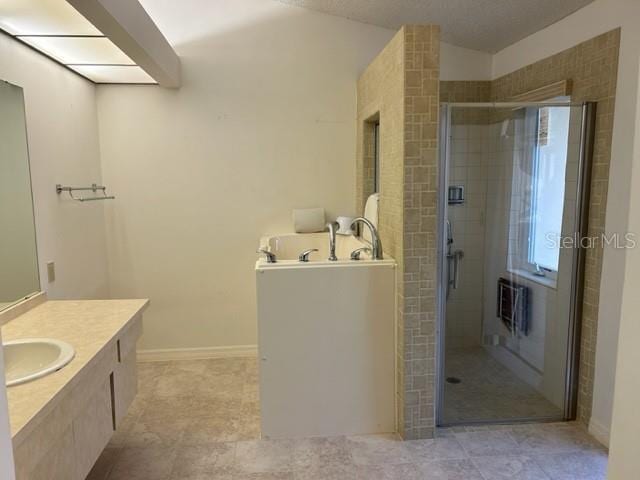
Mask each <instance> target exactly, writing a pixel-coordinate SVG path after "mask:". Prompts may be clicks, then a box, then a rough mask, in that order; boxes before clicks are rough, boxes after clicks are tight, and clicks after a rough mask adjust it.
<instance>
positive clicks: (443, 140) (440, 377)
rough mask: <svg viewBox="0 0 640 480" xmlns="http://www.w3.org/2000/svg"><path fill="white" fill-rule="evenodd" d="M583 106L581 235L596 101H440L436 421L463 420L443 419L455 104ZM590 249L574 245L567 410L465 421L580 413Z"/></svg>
mask: <svg viewBox="0 0 640 480" xmlns="http://www.w3.org/2000/svg"><path fill="white" fill-rule="evenodd" d="M545 106H548V107H549V106H550V107H567V108H569V107H580V108H581V110H582V123H581V132H580V134H581V138H580V152H579V160H578V183H577V188H576V198H575V217H574V218H575V227H574V231H575V234H576V238H578V239H582V238H584V237H585V236H586V235H587V229H588V218H589V194H590V187H591V169H592V157H593V142H594V136H595V111H596V103H595V102H583V103H569V102H486V103H467V102H464V103H446V102H443V103H441V104H440V126H439V129H440V137H439V139H440V141H439V154H438V160H439V165H438V167H439V168H438V211H437V218H438V226H439V228H438V235H437V238H438V246H437V254H438V261H437V269H438V271H437V278H438V288H437V314H438V318H437V319H436V395H435V399H436V402H435V418H436V426H452V425H459V424H460V423H455V424H454V423H449V424H447V423H445V421H444V401H445V398H444V388H445V379H446V376H445V352H446V325H445V321H446V313H447V299H446V293H445V292H446V283H447V278H446V275H447V273H446V270H445V261H444V255H445V252H446V234H445V231H446V228H445V222H446V220H447V218H448V216H447V211H448V207H447V188H446V186H447V185H448V184H449V164H450V161H449V160H450V158H451V156H450V152H451V112H452V109H453V108H455V107H465V108H521V107H545ZM585 256H586V250H585V248H584V246H583V245H582V242H578V245H577V247H576V248H574V249H573V259H572V272H571V273H572V275H571V297H570V298H571V300H570V302H571V303H570V313H569V315H570V318H569V331H568V332H567V335H568V339H567V340H568V341H567V352H566V363H565V391H564V405H563V416H562V418H561V419H559V418H557V417H548V418H546V417H526V418H509V419H505V420H502V421H501V420H487V421H476V422H464V424H468V425H471V424H499V423H521V422H534V421H535V422H545V421H558V420H565V421H568V420H575V418H576V416H577V402H578V386H579V364H580V338H581V326H582V303H583V297H584V265H585Z"/></svg>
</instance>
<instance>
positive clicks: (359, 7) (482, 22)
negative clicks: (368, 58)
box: [278, 0, 593, 53]
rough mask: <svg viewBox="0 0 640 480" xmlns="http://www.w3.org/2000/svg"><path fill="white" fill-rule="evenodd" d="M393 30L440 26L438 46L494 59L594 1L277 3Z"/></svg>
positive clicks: (353, 0)
mask: <svg viewBox="0 0 640 480" xmlns="http://www.w3.org/2000/svg"><path fill="white" fill-rule="evenodd" d="M278 1H280V2H282V3H287V4H290V5H296V6H299V7H306V8H310V9H312V10H317V11H320V12H324V13H328V14H330V15H337V16H340V17H345V18H349V19H351V20H356V21H358V22H364V23H369V24H372V25H378V26H381V27H386V28H391V29H394V30H397V29H398V28H400V26H401V25H404V24H425V23H432V24H438V25H440V26H441V27H442V40H443V41H445V42H447V43H450V44H453V45H457V46H460V47H466V48H472V49H475V50H483V51H486V52H491V53H495V52H497V51H499V50H501V49H503V48H505V47H507V46H509V45H511V44H512V43H515V42H517V41H518V40H521V39H523V38H524V37H526V36H528V35H530V34H532V33H535V32H537V31H538V30H541V29H543V28H544V27H546V26H548V25H551V24H552V23H555V22H557V21H558V20H560V19H562V18H563V17H566V16H567V15H569V14H571V13H573V12H575V11H576V10H578V9H580V8H582V7H584V6H585V5H588V4H589V3H591V2H592V1H593V0H278Z"/></svg>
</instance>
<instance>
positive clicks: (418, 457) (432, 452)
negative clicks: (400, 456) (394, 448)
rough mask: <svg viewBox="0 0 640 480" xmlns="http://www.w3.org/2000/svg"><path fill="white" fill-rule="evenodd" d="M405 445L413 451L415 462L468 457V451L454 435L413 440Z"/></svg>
mask: <svg viewBox="0 0 640 480" xmlns="http://www.w3.org/2000/svg"><path fill="white" fill-rule="evenodd" d="M405 445H406V448H407V449H408V450H409V452H410V453H411V456H412V461H413V462H415V463H422V462H426V461H429V460H445V459H449V460H451V459H461V458H466V457H467V454H466V452H465V451H464V449H463V448H462V446H461V445H460V443H459V442H458V440H457V439H456V438H455V437H454V436H450V437H446V436H445V437H436V438H433V439H427V440H412V441H408V442H405Z"/></svg>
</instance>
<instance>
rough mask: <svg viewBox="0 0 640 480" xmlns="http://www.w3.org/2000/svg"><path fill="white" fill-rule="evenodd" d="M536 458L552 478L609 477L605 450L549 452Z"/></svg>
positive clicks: (592, 479)
mask: <svg viewBox="0 0 640 480" xmlns="http://www.w3.org/2000/svg"><path fill="white" fill-rule="evenodd" d="M535 460H536V462H537V463H538V465H540V467H541V468H542V470H544V472H545V473H546V474H547V475H548V476H549V478H551V479H552V480H605V479H606V478H607V454H606V453H605V452H604V451H587V452H569V453H558V454H552V455H551V454H547V455H540V456H536V457H535ZM629 480H631V479H629Z"/></svg>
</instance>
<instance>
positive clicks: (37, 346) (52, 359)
mask: <svg viewBox="0 0 640 480" xmlns="http://www.w3.org/2000/svg"><path fill="white" fill-rule="evenodd" d="M3 348H4V374H5V377H6V382H7V386H8V387H10V386H12V385H19V384H21V383H25V382H30V381H31V380H35V379H36V378H40V377H44V376H45V375H49V374H50V373H53V372H56V371H58V370H60V369H61V368H62V367H64V366H65V365H67V364H68V363H69V362H70V361H71V360H73V357H74V355H75V350H74V349H73V347H72V346H71V345H69V344H68V343H66V342H61V341H60V340H53V339H51V338H23V339H20V340H13V341H10V342H7V343H4V344H3Z"/></svg>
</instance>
